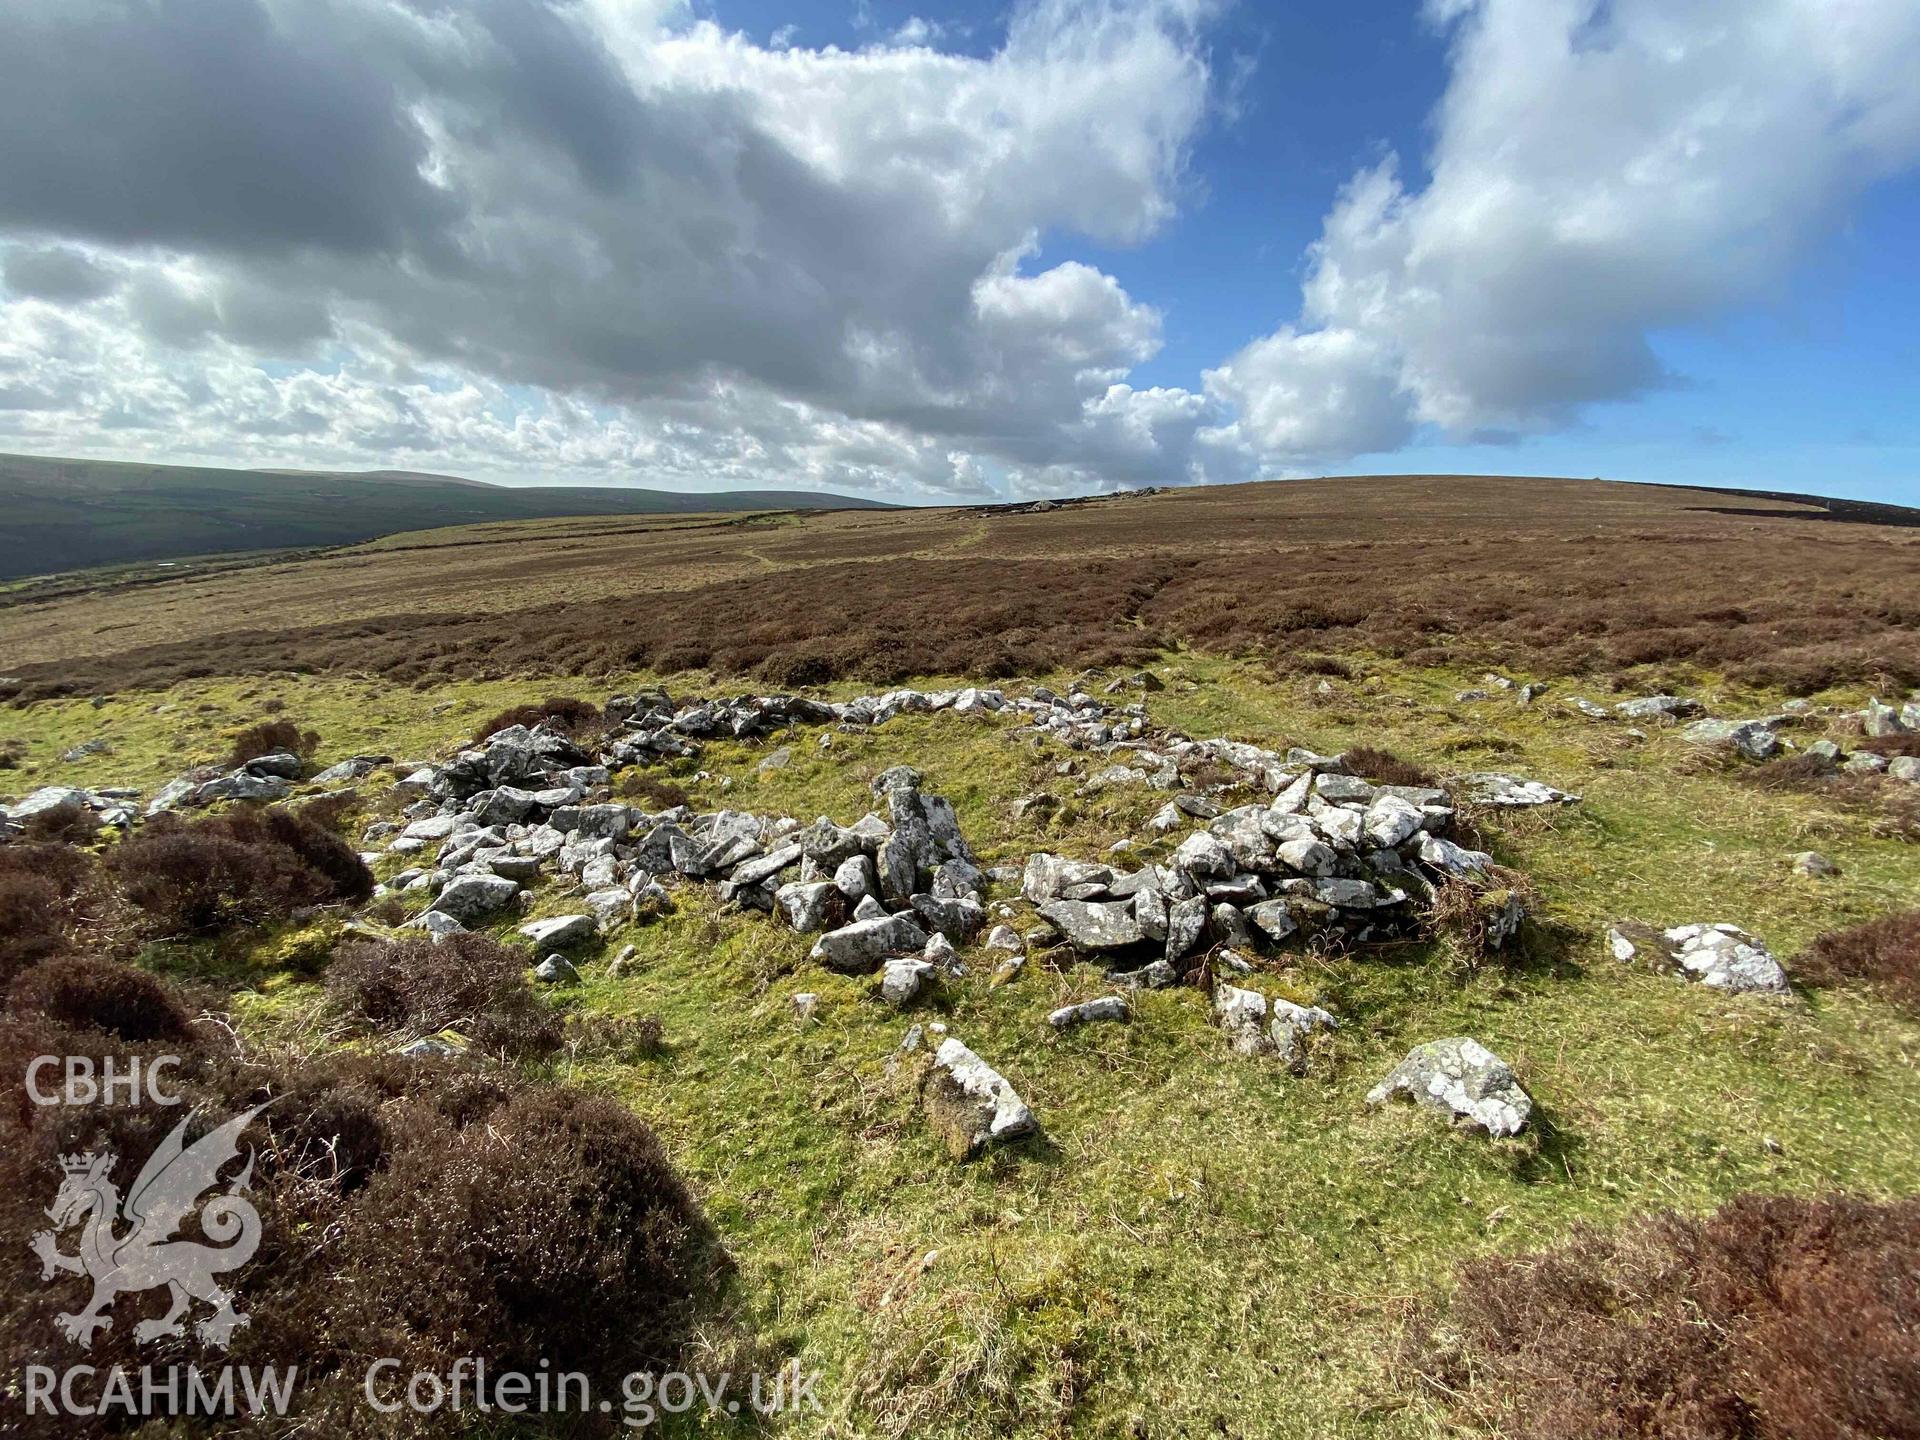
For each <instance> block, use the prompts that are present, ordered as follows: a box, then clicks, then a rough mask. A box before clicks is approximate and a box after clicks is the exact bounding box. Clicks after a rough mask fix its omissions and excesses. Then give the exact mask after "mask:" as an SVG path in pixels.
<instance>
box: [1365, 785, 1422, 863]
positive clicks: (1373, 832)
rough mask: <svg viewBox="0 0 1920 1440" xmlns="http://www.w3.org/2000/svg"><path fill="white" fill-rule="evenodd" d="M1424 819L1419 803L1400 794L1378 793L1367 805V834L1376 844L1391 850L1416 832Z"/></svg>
mask: <svg viewBox="0 0 1920 1440" xmlns="http://www.w3.org/2000/svg"><path fill="white" fill-rule="evenodd" d="M1424 820H1425V817H1424V816H1423V815H1422V814H1421V813H1420V808H1419V807H1418V806H1417V805H1412V804H1409V803H1408V802H1407V801H1405V800H1402V799H1401V798H1400V797H1399V796H1398V795H1377V796H1375V797H1374V799H1373V801H1372V803H1371V804H1369V805H1368V806H1367V813H1366V823H1365V831H1366V836H1367V838H1368V839H1369V840H1371V841H1372V842H1373V843H1374V844H1375V845H1378V846H1380V847H1381V848H1383V849H1387V850H1391V849H1393V848H1394V847H1395V846H1396V845H1399V844H1401V843H1402V842H1403V841H1405V840H1406V839H1408V838H1409V837H1410V836H1412V835H1413V834H1415V833H1416V832H1417V831H1418V830H1419V829H1420V826H1421V824H1422V823H1423V822H1424Z"/></svg>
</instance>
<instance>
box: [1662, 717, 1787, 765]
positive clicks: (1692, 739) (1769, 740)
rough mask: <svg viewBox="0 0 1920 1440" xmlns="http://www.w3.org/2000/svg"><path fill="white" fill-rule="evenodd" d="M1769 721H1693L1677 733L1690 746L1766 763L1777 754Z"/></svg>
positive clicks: (1774, 738) (1775, 741)
mask: <svg viewBox="0 0 1920 1440" xmlns="http://www.w3.org/2000/svg"><path fill="white" fill-rule="evenodd" d="M1773 724H1774V722H1773V721H1771V720H1696V721H1694V722H1693V723H1692V724H1691V725H1689V726H1687V728H1686V729H1684V730H1682V731H1681V732H1680V738H1681V739H1683V740H1685V741H1687V742H1688V743H1690V744H1693V745H1712V746H1715V747H1724V748H1726V749H1730V750H1732V751H1733V752H1734V753H1735V754H1737V755H1739V756H1741V757H1742V758H1743V759H1747V760H1770V759H1772V758H1773V757H1774V756H1775V755H1777V754H1778V753H1779V751H1780V737H1779V735H1777V734H1776V733H1775V732H1774V728H1773Z"/></svg>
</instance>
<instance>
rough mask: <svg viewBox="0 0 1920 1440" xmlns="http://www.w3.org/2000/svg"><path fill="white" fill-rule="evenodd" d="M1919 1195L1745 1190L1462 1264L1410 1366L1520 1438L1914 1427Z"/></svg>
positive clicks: (1721, 1436)
mask: <svg viewBox="0 0 1920 1440" xmlns="http://www.w3.org/2000/svg"><path fill="white" fill-rule="evenodd" d="M1916 1333H1920V1200H1904V1201H1899V1202H1895V1203H1892V1204H1874V1203H1870V1202H1868V1201H1864V1200H1854V1199H1827V1200H1810V1199H1802V1198H1798V1197H1788V1196H1755V1195H1747V1196H1741V1197H1738V1198H1736V1199H1734V1200H1733V1201H1732V1202H1730V1203H1729V1204H1728V1205H1727V1206H1725V1207H1724V1208H1723V1209H1721V1210H1720V1211H1719V1212H1718V1213H1716V1214H1713V1215H1710V1216H1708V1217H1706V1218H1704V1219H1692V1218H1687V1217H1682V1216H1678V1215H1662V1216H1657V1217H1652V1218H1648V1219H1644V1220H1641V1221H1638V1222H1634V1223H1630V1224H1628V1225H1626V1226H1624V1227H1622V1228H1620V1229H1618V1230H1614V1231H1600V1230H1591V1229H1589V1230H1583V1231H1581V1232H1579V1233H1577V1234H1576V1235H1575V1237H1574V1238H1573V1239H1572V1240H1571V1241H1569V1242H1568V1243H1567V1244H1566V1245H1564V1246H1562V1247H1560V1248H1559V1249H1556V1250H1550V1251H1546V1252H1544V1253H1540V1254H1533V1255H1521V1256H1497V1257H1493V1258H1489V1259H1484V1260H1478V1261H1474V1262H1471V1263H1469V1264H1467V1265H1465V1266H1463V1267H1462V1268H1461V1271H1460V1274H1459V1283H1458V1287H1457V1290H1456V1292H1455V1294H1454V1296H1453V1299H1452V1302H1451V1305H1450V1306H1449V1307H1448V1309H1447V1311H1446V1313H1445V1314H1444V1316H1442V1317H1439V1318H1437V1319H1433V1318H1430V1319H1429V1320H1428V1321H1426V1322H1425V1323H1424V1324H1423V1325H1420V1326H1417V1327H1416V1329H1415V1331H1414V1344H1413V1348H1414V1351H1415V1354H1416V1360H1415V1370H1416V1373H1417V1375H1418V1376H1419V1377H1420V1379H1422V1380H1424V1381H1425V1382H1426V1383H1427V1384H1428V1385H1429V1386H1431V1387H1433V1388H1434V1389H1435V1390H1436V1391H1437V1392H1438V1393H1440V1394H1443V1395H1446V1396H1448V1397H1451V1398H1452V1399H1453V1400H1454V1402H1455V1403H1456V1404H1457V1405H1458V1406H1459V1408H1460V1409H1461V1410H1462V1411H1464V1412H1465V1414H1466V1417H1467V1418H1471V1419H1472V1420H1473V1421H1475V1422H1476V1423H1477V1424H1478V1425H1481V1426H1484V1427H1486V1428H1488V1429H1492V1430H1494V1431H1497V1433H1499V1434H1501V1435H1503V1436H1507V1437H1510V1440H1656V1437H1657V1440H1761V1437H1764V1440H1885V1437H1893V1436H1911V1435H1915V1434H1920V1364H1916V1358H1915V1351H1914V1343H1913V1336H1914V1335H1915V1334H1916Z"/></svg>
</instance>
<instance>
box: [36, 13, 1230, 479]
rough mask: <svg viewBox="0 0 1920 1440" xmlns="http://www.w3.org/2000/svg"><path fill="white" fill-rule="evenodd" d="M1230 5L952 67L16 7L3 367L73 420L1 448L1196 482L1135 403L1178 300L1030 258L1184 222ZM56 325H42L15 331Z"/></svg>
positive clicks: (1184, 444) (508, 33) (602, 21)
mask: <svg viewBox="0 0 1920 1440" xmlns="http://www.w3.org/2000/svg"><path fill="white" fill-rule="evenodd" d="M1212 8H1213V0H1029V3H1026V4H1024V5H1023V6H1022V7H1021V8H1020V9H1018V10H1017V11H1016V13H1015V14H1014V15H1013V17H1012V18H1011V20H1010V23H1009V27H1008V34H1007V39H1006V42H1005V44H1004V46H1003V47H1002V49H1001V50H1000V51H999V52H998V53H997V54H995V55H992V56H990V57H986V58H973V57H965V56H959V55H953V54H944V53H941V52H939V51H938V50H936V49H934V48H931V46H932V45H933V44H934V43H937V42H938V40H939V38H940V37H939V35H938V33H937V31H936V30H935V29H933V28H932V27H926V26H923V27H920V28H918V29H912V30H910V31H909V32H905V33H902V34H900V35H897V36H895V37H893V38H892V39H890V40H888V41H885V42H882V43H879V44H876V45H874V46H872V47H870V48H867V49H863V50H860V51H856V52H846V51H839V50H831V49H829V50H808V49H799V48H792V47H791V46H790V45H786V46H782V45H772V46H762V45H758V44H755V43H754V42H752V41H751V40H749V39H748V38H746V37H745V36H743V35H740V34H737V33H733V32H730V31H727V30H725V29H723V28H722V27H720V26H719V25H716V24H714V23H712V22H709V21H704V20H697V19H694V18H692V16H691V15H690V14H689V13H688V11H687V9H686V7H685V6H683V5H682V4H680V3H677V0H637V3H636V0H577V3H574V4H571V5H566V6H549V5H548V4H546V3H542V0H480V3H475V4H472V5H465V6H461V7H455V8H451V9H439V10H430V9H428V8H426V7H420V6H417V5H415V4H412V3H410V0H156V3H149V0H141V3H134V0H87V3H86V4H84V5H74V4H70V3H68V0H25V3H22V4H18V5H15V6H11V7H8V8H7V9H6V10H5V11H4V12H0V133H6V132H8V131H11V132H12V133H24V131H23V128H22V127H24V126H25V125H27V124H29V123H31V125H32V127H33V129H34V131H35V133H36V134H40V135H44V136H46V137H47V140H46V143H45V144H44V145H42V146H39V147H37V148H36V152H35V153H34V154H31V155H28V154H23V153H22V152H23V151H25V150H26V149H27V147H20V146H15V147H0V245H4V248H5V251H6V253H5V256H4V263H5V274H6V276H7V280H6V289H5V291H4V293H0V326H4V327H5V328H4V331H3V332H0V333H4V334H5V335H7V336H8V337H9V338H8V340H7V342H6V346H5V350H4V361H3V362H0V363H4V364H6V365H8V366H10V367H11V369H10V370H0V383H4V384H7V385H9V386H11V387H12V389H11V390H10V392H9V393H12V394H14V395H15V396H16V400H22V399H25V400H36V401H38V400H50V401H54V402H57V403H52V404H49V405H45V406H42V407H41V408H32V407H30V406H28V405H26V404H23V403H16V404H14V405H13V406H12V407H11V408H7V409H6V410H5V411H4V413H0V441H4V442H5V443H7V444H12V445H15V446H20V447H27V448H54V449H87V448H98V447H99V446H100V444H101V443H102V442H101V440H100V434H101V432H102V431H103V430H105V429H111V430H112V431H113V437H112V439H111V441H110V442H108V443H109V444H110V445H111V446H112V447H113V448H116V449H120V450H123V451H132V450H136V449H147V450H149V451H150V452H151V453H155V454H189V453H192V454H198V455H203V456H204V455H208V454H212V455H216V456H220V457H224V458H231V459H236V460H248V461H252V460H257V459H263V458H269V459H272V460H273V461H275V462H276V463H298V462H302V461H304V462H306V463H324V464H340V463H366V464H371V465H383V466H384V465H403V464H404V465H409V466H422V467H432V468H448V469H451V468H456V467H460V466H467V467H469V468H484V469H486V470H487V471H489V472H490V473H500V472H502V471H512V470H516V469H518V470H522V471H524V472H526V473H530V474H542V473H545V474H550V473H552V472H553V471H555V470H556V469H558V468H565V469H567V470H568V471H569V472H571V474H572V478H583V477H586V476H590V475H591V474H592V473H594V472H604V473H605V474H606V476H607V478H609V479H612V478H636V479H641V480H643V481H648V480H650V481H655V482H660V483H671V482H677V481H681V480H692V481H693V482H695V483H698V484H701V485H714V484H721V483H733V484H740V483H752V484H768V483H775V484H806V485H819V484H825V483H829V482H830V483H835V484H841V485H860V486H863V487H866V488H887V489H890V490H892V491H894V492H896V493H898V492H909V491H927V492H930V493H939V492H951V493H969V494H971V493H978V492H979V489H980V487H981V486H982V485H983V484H984V483H987V482H986V479H985V478H984V477H994V478H995V479H1005V480H1006V481H1007V483H1012V482H1013V480H1014V479H1016V478H1017V477H1019V476H1022V475H1028V474H1035V473H1041V472H1048V473H1054V472H1055V471H1056V470H1058V471H1059V473H1068V472H1070V473H1072V474H1073V475H1075V476H1076V477H1077V482H1076V483H1080V484H1085V485H1102V484H1119V483H1127V484H1137V483H1143V482H1145V481H1148V480H1152V479H1157V478H1189V477H1191V476H1192V475H1193V474H1194V467H1195V453H1196V452H1195V450H1194V448H1193V447H1194V445H1195V444H1196V443H1197V442H1196V439H1195V437H1196V433H1197V431H1198V430H1199V429H1200V428H1201V426H1200V423H1199V422H1197V421H1190V420H1189V418H1188V417H1186V416H1184V415H1183V416H1181V417H1180V418H1179V419H1178V420H1170V419H1169V418H1168V417H1167V416H1166V415H1163V414H1158V413H1156V414H1154V415H1151V416H1149V415H1147V414H1145V413H1144V412H1143V413H1134V414H1127V415H1123V414H1122V412H1127V411H1135V410H1141V409H1142V407H1143V406H1144V405H1145V402H1142V401H1138V400H1116V399H1115V398H1114V390H1113V387H1114V386H1116V385H1120V384H1122V382H1124V381H1125V379H1126V377H1127V375H1128V374H1129V373H1130V371H1131V370H1132V368H1133V367H1134V366H1136V365H1137V364H1139V363H1140V362H1141V361H1143V360H1145V359H1147V358H1149V357H1150V356H1151V355H1152V354H1153V353H1154V352H1155V351H1156V350H1157V349H1158V346H1159V343H1160V340H1159V333H1160V331H1159V327H1160V318H1159V315H1158V313H1157V312H1155V311H1154V310H1153V309H1152V308H1151V307H1149V306H1145V305H1142V304H1140V303H1139V302H1137V301H1135V300H1133V299H1132V298H1131V297H1129V296H1128V295H1127V294H1126V292H1125V291H1124V290H1123V289H1122V288H1121V287H1120V285H1119V284H1118V283H1117V282H1116V281H1115V280H1113V279H1112V277H1110V276H1107V275H1105V274H1102V273H1101V272H1100V271H1098V270H1096V269H1093V268H1092V267H1089V266H1086V265H1083V264H1077V263H1070V264H1065V265H1058V266H1053V267H1051V268H1046V269H1042V270H1039V271H1038V272H1037V273H1035V272H1034V271H1033V270H1032V268H1031V266H1032V262H1033V256H1034V255H1035V253H1036V248H1035V247H1036V244H1037V237H1045V236H1053V235H1062V234H1071V235H1081V236H1086V237H1090V238H1092V239H1095V240H1098V241H1103V242H1108V243H1117V244H1125V243H1131V242H1135V241H1139V240H1142V239H1145V238H1146V237H1148V236H1150V235H1151V234H1153V233H1154V231H1155V230H1156V229H1157V228H1158V227H1159V226H1160V225H1162V224H1163V223H1164V222H1165V220H1166V219H1167V218H1168V217H1169V216H1170V215H1172V214H1173V213H1174V212H1175V210H1176V208H1177V206H1178V203H1179V200H1180V196H1181V193H1182V185H1183V183H1184V177H1183V169H1184V165H1185V160H1186V155H1187V151H1188V149H1189V147H1190V145H1191V143H1192V141H1193V139H1194V137H1195V136H1196V134H1197V133H1198V132H1199V130H1200V128H1201V127H1202V126H1203V125H1204V123H1205V122H1206V118H1207V114H1208V104H1209V91H1210V85H1211V77H1210V73H1209V69H1208V65H1207V62H1206V58H1205V53H1204V41H1203V39H1202V36H1201V34H1200V29H1201V26H1202V25H1203V24H1204V22H1205V20H1206V19H1207V17H1208V15H1209V14H1210V13H1211V10H1212ZM783 38H790V37H783ZM8 57H11V59H9V58H8ZM63 61H71V62H72V63H70V64H68V63H63ZM83 62H84V63H83ZM55 71H57V72H60V73H61V74H62V75H63V76H64V77H65V78H63V79H62V80H61V82H60V83H59V84H58V85H52V84H47V83H43V81H44V78H45V75H46V74H49V73H52V72H55ZM216 73H217V74H218V75H220V76H221V77H222V79H221V81H220V83H219V84H218V85H217V86H212V85H206V86H201V85H195V86H193V87H190V88H189V89H183V88H182V87H183V86H186V85H187V84H188V81H189V80H190V79H192V77H196V76H200V77H206V76H211V75H214V74H216ZM36 77H39V78H36ZM8 97H12V98H11V99H9V98H8ZM29 106H31V107H32V108H33V111H34V113H33V114H32V115H31V117H29V116H28V115H27V114H26V113H25V107H29ZM100 156H110V157H112V162H111V164H106V165H102V164H101V162H100V161H99V160H98V158H97V157H100ZM62 173H66V174H69V175H76V174H77V175H80V176H82V182H81V183H73V184H66V185H62V184H60V183H57V182H58V179H59V176H60V175H61V174H62ZM9 239H10V240H11V242H12V243H11V244H4V242H6V241H8V240H9ZM56 245H57V246H58V249H57V251H56V250H52V249H50V247H52V246H56ZM50 256H52V257H53V258H49V257H50ZM83 267H84V268H83ZM1023 267H1026V268H1023ZM63 286H64V287H65V288H64V290H63V289H62V287H63ZM50 305H51V306H53V307H54V308H55V309H57V310H59V311H60V314H61V320H62V323H63V326H64V328H62V326H56V325H54V324H53V323H52V321H51V320H45V319H43V320H38V321H32V322H31V323H30V314H31V313H37V312H35V307H42V308H44V307H47V306H50ZM56 331H58V333H59V337H60V339H61V342H62V348H60V349H59V350H57V351H56V350H53V349H47V348H43V347H42V346H40V345H38V344H36V343H35V341H34V337H35V336H36V335H39V336H44V337H49V338H50V337H52V336H54V334H55V332H56ZM1188 399H1189V400H1190V401H1191V404H1192V405H1193V406H1196V407H1198V408H1199V409H1200V410H1203V411H1210V410H1211V409H1212V402H1210V401H1207V400H1203V399H1194V398H1193V397H1188ZM1176 408H1177V407H1176ZM1212 418H1213V419H1215V420H1218V419H1219V418H1220V417H1218V416H1217V415H1214V416H1212ZM1060 467H1064V470H1061V469H1060ZM629 472H632V473H631V474H630V473H629Z"/></svg>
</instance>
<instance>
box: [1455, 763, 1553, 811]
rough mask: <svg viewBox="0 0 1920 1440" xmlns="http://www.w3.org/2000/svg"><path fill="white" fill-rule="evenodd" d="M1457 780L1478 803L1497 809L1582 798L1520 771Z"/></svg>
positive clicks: (1549, 803) (1470, 776)
mask: <svg viewBox="0 0 1920 1440" xmlns="http://www.w3.org/2000/svg"><path fill="white" fill-rule="evenodd" d="M1453 783H1454V785H1455V788H1456V789H1457V790H1458V791H1459V792H1460V793H1461V794H1463V795H1465V796H1466V797H1467V799H1469V800H1471V801H1473V803H1474V804H1476V805H1485V806H1487V807H1488V808H1490V809H1495V810H1519V809H1525V808H1527V807H1528V806H1532V805H1568V804H1572V803H1574V802H1575V801H1577V800H1579V798H1580V797H1579V796H1578V795H1570V794H1568V793H1567V792H1566V791H1565V790H1556V789H1554V788H1553V786H1551V785H1548V784H1545V783H1543V782H1542V781H1539V780H1523V779H1521V778H1520V777H1519V776H1517V775H1507V774H1502V773H1500V772H1498V771H1492V770H1488V771H1481V772H1479V773H1477V774H1473V775H1462V776H1461V777H1460V778H1459V779H1458V780H1456V781H1455V782H1453Z"/></svg>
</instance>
